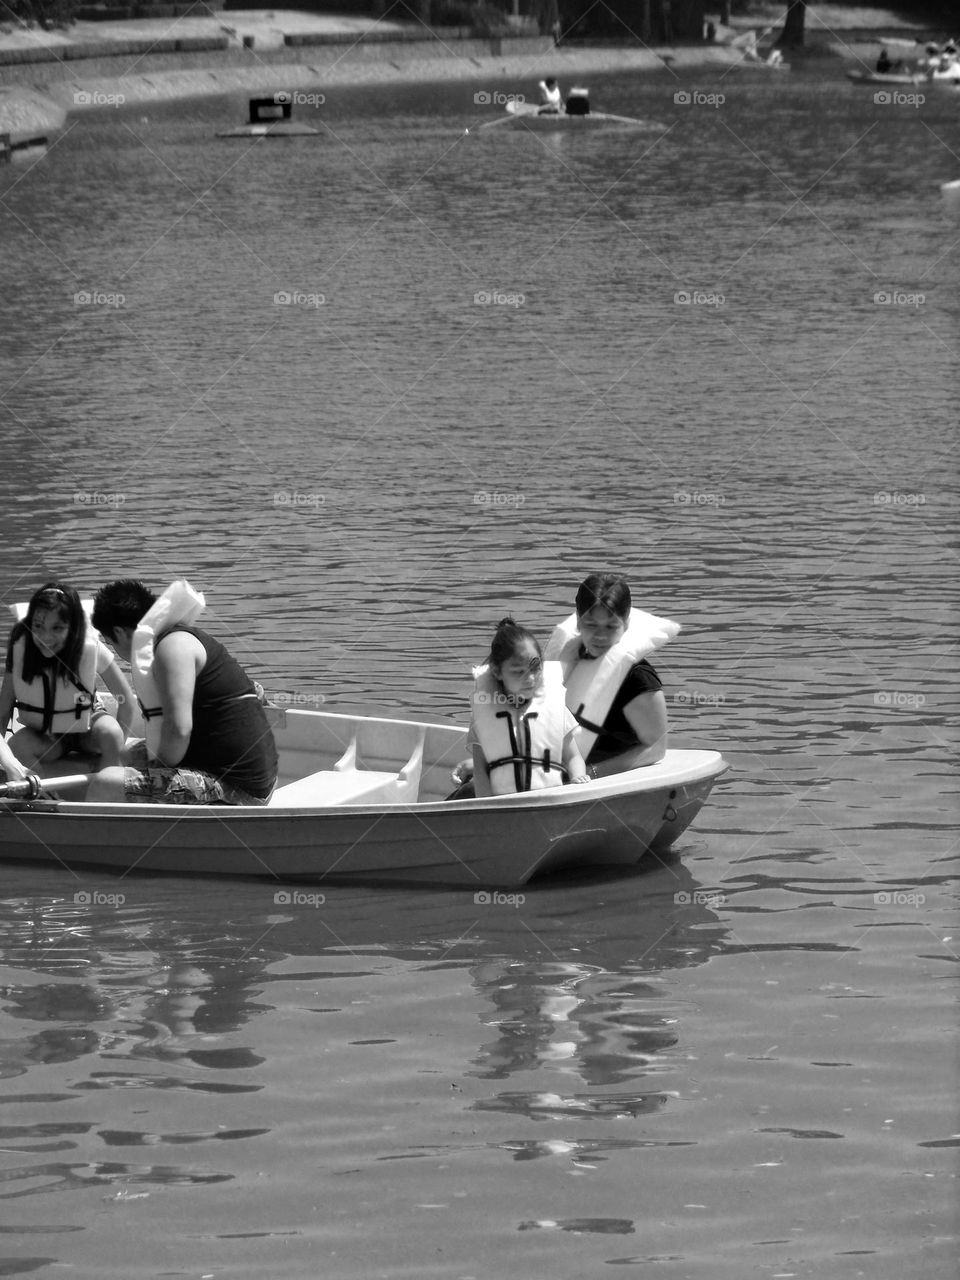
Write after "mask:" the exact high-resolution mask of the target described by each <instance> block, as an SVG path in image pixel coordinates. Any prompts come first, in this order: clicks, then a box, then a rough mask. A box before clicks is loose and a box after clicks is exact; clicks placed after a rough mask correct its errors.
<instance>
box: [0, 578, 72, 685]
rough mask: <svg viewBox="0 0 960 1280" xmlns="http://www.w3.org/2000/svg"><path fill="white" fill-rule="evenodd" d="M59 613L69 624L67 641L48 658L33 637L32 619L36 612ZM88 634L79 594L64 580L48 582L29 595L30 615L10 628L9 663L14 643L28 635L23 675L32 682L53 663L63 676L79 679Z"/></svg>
mask: <svg viewBox="0 0 960 1280" xmlns="http://www.w3.org/2000/svg"><path fill="white" fill-rule="evenodd" d="M40 612H43V613H57V614H59V615H60V617H61V618H62V619H63V620H64V622H66V623H67V624H68V626H69V628H70V630H69V632H68V633H67V643H66V644H65V645H64V646H63V648H62V649H61V651H60V652H59V653H58V654H56V656H55V657H53V658H45V657H44V656H43V654H42V653H41V652H40V650H39V649H38V648H37V646H36V644H35V643H34V640H33V621H34V618H35V617H36V615H37V614H38V613H40ZM86 634H87V619H86V615H85V614H84V612H83V605H82V604H81V603H80V596H79V595H78V594H77V592H76V591H75V590H74V588H73V587H68V586H67V585H66V584H65V583H63V582H47V583H45V584H44V585H43V586H42V587H41V588H40V590H39V591H35V592H34V593H33V595H32V596H31V597H30V603H29V605H28V606H27V616H26V617H25V618H24V619H23V621H22V622H18V623H17V624H16V625H15V626H14V628H13V630H12V631H11V632H10V642H9V644H8V645H7V666H8V667H10V666H11V662H12V654H13V646H14V645H15V644H16V642H17V641H18V640H19V639H20V637H21V636H23V637H25V644H24V646H23V678H24V680H26V682H27V683H28V684H29V683H30V682H31V681H32V680H35V679H36V678H37V676H39V675H40V674H41V673H42V672H44V671H46V670H48V669H49V668H50V667H51V666H52V667H53V668H54V670H55V671H56V673H57V675H59V676H60V678H61V679H62V680H67V679H71V680H74V681H76V680H78V679H79V671H80V659H81V656H82V654H83V642H84V640H85V639H86Z"/></svg>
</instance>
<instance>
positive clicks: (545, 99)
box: [537, 76, 563, 116]
mask: <svg viewBox="0 0 960 1280" xmlns="http://www.w3.org/2000/svg"><path fill="white" fill-rule="evenodd" d="M562 107H563V94H562V93H561V92H560V86H559V85H558V84H557V81H556V79H555V77H554V76H547V78H546V80H541V81H540V106H539V108H538V109H537V115H541V116H556V115H559V114H560V111H561V108H562Z"/></svg>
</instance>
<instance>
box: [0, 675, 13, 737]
mask: <svg viewBox="0 0 960 1280" xmlns="http://www.w3.org/2000/svg"><path fill="white" fill-rule="evenodd" d="M12 719H13V673H12V672H11V671H5V672H4V673H3V684H2V685H0V738H2V737H3V735H4V734H5V733H6V732H7V730H8V729H9V728H10V721H11V720H12Z"/></svg>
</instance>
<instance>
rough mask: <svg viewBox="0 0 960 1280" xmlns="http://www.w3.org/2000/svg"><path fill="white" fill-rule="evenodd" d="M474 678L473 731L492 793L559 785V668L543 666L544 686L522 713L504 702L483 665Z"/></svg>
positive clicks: (561, 706)
mask: <svg viewBox="0 0 960 1280" xmlns="http://www.w3.org/2000/svg"><path fill="white" fill-rule="evenodd" d="M473 674H474V679H475V681H476V683H475V685H474V690H473V727H474V732H475V733H476V735H477V739H478V741H479V743H480V747H481V749H482V750H483V754H484V758H485V759H486V762H487V771H488V773H489V775H490V789H491V790H492V791H493V794H494V795H495V796H505V795H512V794H513V792H515V791H539V790H542V789H543V788H545V787H559V786H562V784H563V779H564V775H565V774H566V769H565V768H564V765H563V738H564V733H563V725H564V718H565V717H564V714H563V712H564V704H563V681H562V673H561V671H560V666H559V664H558V663H556V662H546V663H544V666H543V684H542V685H541V686H540V688H539V690H538V691H537V693H536V694H535V695H534V697H532V698H531V699H530V701H529V702H528V703H527V704H526V705H525V706H524V707H523V709H522V710H521V709H520V708H519V707H518V706H516V705H514V704H513V703H511V702H508V701H507V698H506V695H505V694H504V692H503V686H502V685H501V684H500V681H499V680H498V679H497V678H496V676H495V675H494V674H493V672H492V671H491V670H490V668H489V667H488V666H482V667H477V669H476V670H475V671H474V673H473Z"/></svg>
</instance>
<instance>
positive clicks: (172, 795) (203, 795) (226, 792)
mask: <svg viewBox="0 0 960 1280" xmlns="http://www.w3.org/2000/svg"><path fill="white" fill-rule="evenodd" d="M128 758H132V759H133V760H134V761H135V766H134V765H127V767H126V768H125V769H124V771H123V789H124V794H125V796H126V799H127V800H129V801H132V802H133V803H135V804H231V805H234V804H250V805H260V806H262V805H265V804H266V803H267V801H268V800H269V796H267V797H266V798H261V797H259V796H252V795H250V794H249V793H248V792H246V791H242V790H241V789H240V788H239V787H233V786H231V785H230V783H229V782H225V781H223V779H221V778H215V777H214V776H213V774H212V773H204V772H202V770H200V769H176V768H169V767H168V766H166V765H162V764H157V762H156V761H155V760H153V761H148V760H147V758H146V752H145V750H143V748H142V747H139V748H137V747H135V748H134V749H133V751H132V752H131V753H130V756H128Z"/></svg>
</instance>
